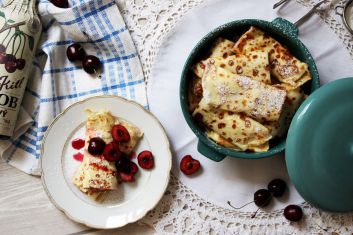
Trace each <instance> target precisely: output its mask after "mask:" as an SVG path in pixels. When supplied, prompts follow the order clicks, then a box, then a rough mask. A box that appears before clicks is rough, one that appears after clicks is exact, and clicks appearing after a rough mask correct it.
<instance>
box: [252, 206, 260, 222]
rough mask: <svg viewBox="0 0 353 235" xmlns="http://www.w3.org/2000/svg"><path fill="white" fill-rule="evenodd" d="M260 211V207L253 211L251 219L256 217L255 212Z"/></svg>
mask: <svg viewBox="0 0 353 235" xmlns="http://www.w3.org/2000/svg"><path fill="white" fill-rule="evenodd" d="M259 210H260V207H259V208H257V210H256V211H255V213H254V214H252V216H251V218H252V219H253V218H255V216H256V214H257V212H258V211H259Z"/></svg>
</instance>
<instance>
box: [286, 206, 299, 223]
mask: <svg viewBox="0 0 353 235" xmlns="http://www.w3.org/2000/svg"><path fill="white" fill-rule="evenodd" d="M283 215H284V217H286V219H287V220H290V221H299V220H300V219H301V218H302V217H303V210H302V208H301V207H300V206H297V205H288V206H286V208H284V211H283Z"/></svg>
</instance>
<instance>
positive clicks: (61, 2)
mask: <svg viewBox="0 0 353 235" xmlns="http://www.w3.org/2000/svg"><path fill="white" fill-rule="evenodd" d="M50 2H51V3H53V4H54V5H55V6H57V7H60V8H68V7H69V2H68V1H67V0H50Z"/></svg>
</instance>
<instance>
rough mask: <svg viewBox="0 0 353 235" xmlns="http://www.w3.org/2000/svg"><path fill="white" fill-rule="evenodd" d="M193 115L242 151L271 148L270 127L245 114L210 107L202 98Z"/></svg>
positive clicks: (260, 150) (259, 150) (257, 150)
mask: <svg viewBox="0 0 353 235" xmlns="http://www.w3.org/2000/svg"><path fill="white" fill-rule="evenodd" d="M193 116H194V118H195V119H196V120H197V121H199V122H200V123H203V124H205V126H206V128H208V129H209V130H212V131H214V132H216V133H217V134H219V135H220V136H222V137H223V138H224V139H225V140H227V141H228V142H229V143H232V144H233V145H234V146H235V147H236V148H237V149H239V150H241V151H246V150H252V151H255V152H263V151H267V150H268V148H269V145H268V140H269V139H271V135H270V133H269V131H268V129H267V128H266V127H265V126H263V125H262V124H260V123H259V122H257V121H255V120H253V119H252V118H249V117H246V116H245V115H243V114H237V113H233V112H228V111H224V110H220V109H213V108H210V107H209V105H208V104H206V103H205V102H204V99H202V100H201V102H200V104H199V106H198V107H197V108H196V109H195V111H194V113H193Z"/></svg>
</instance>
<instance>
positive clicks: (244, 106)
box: [202, 59, 286, 121]
mask: <svg viewBox="0 0 353 235" xmlns="http://www.w3.org/2000/svg"><path fill="white" fill-rule="evenodd" d="M202 88H203V100H204V103H205V104H206V105H209V106H211V107H213V108H217V109H223V110H227V111H231V112H236V113H240V112H242V113H244V114H246V115H247V116H249V117H251V118H253V119H255V120H257V121H277V120H278V119H279V117H280V114H281V111H282V106H283V103H284V100H285V97H286V91H284V90H282V89H279V88H276V87H273V86H270V85H267V84H265V83H262V82H259V81H256V80H253V79H251V78H249V77H245V76H239V75H236V74H233V73H231V72H229V71H228V70H226V69H223V68H221V67H216V66H215V65H214V64H213V61H212V59H209V60H208V61H207V62H206V67H205V73H204V76H203V77H202Z"/></svg>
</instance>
